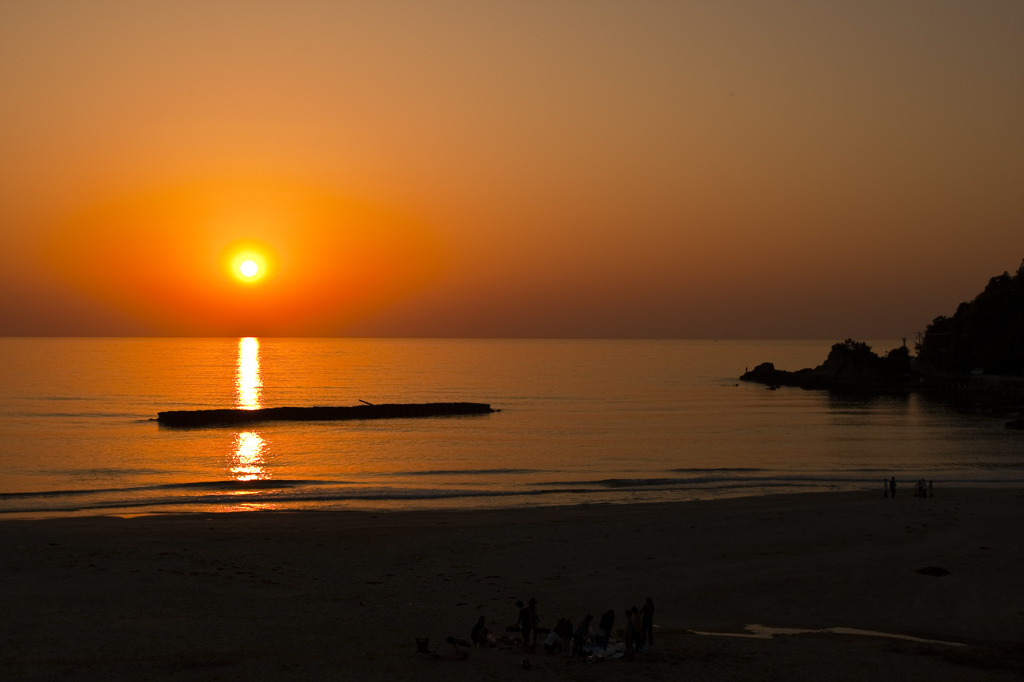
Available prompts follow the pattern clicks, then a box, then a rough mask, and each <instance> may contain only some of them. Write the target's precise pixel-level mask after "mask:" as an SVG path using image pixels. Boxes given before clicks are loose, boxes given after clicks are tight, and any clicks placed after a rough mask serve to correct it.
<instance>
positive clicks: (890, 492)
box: [882, 476, 933, 499]
mask: <svg viewBox="0 0 1024 682" xmlns="http://www.w3.org/2000/svg"><path fill="white" fill-rule="evenodd" d="M932 494H933V493H932V482H931V481H926V480H924V479H923V478H919V479H917V483H915V484H914V497H932ZM882 497H883V498H884V499H889V498H890V497H892V498H895V497H896V477H895V476H892V477H890V478H889V480H885V479H882Z"/></svg>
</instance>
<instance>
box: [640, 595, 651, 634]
mask: <svg viewBox="0 0 1024 682" xmlns="http://www.w3.org/2000/svg"><path fill="white" fill-rule="evenodd" d="M640 646H654V600H653V599H651V598H650V597H648V598H647V601H645V602H644V608H643V611H641V613H640Z"/></svg>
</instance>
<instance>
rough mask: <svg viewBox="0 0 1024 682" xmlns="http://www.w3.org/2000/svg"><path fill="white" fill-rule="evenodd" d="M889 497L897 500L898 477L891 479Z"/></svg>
mask: <svg viewBox="0 0 1024 682" xmlns="http://www.w3.org/2000/svg"><path fill="white" fill-rule="evenodd" d="M889 497H891V498H893V499H894V500H895V499H896V477H895V476H893V477H892V478H890V479H889Z"/></svg>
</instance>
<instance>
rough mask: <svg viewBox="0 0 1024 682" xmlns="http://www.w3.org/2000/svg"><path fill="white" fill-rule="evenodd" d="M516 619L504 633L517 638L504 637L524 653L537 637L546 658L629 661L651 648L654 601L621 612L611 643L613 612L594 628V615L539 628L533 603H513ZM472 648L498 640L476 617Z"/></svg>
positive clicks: (530, 601) (607, 613)
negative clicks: (600, 657)
mask: <svg viewBox="0 0 1024 682" xmlns="http://www.w3.org/2000/svg"><path fill="white" fill-rule="evenodd" d="M516 608H517V609H518V611H517V618H516V622H515V623H514V624H513V625H510V626H508V627H507V628H506V631H507V632H508V633H519V636H518V637H509V636H508V635H506V638H507V639H506V642H507V643H508V644H510V645H513V644H520V645H521V646H522V647H523V650H524V651H534V650H535V649H536V645H537V640H538V637H539V636H541V635H542V636H543V640H541V644H542V646H543V648H544V651H545V652H546V653H547V654H549V655H555V654H562V655H566V656H571V657H573V658H587V657H588V656H590V655H594V654H598V655H605V656H616V655H624V656H625V657H626V658H627V659H630V660H632V658H633V657H634V656H635V655H636V654H637V653H639V652H640V651H643V650H644V649H647V648H650V647H652V646H654V600H653V599H651V598H650V597H647V599H646V601H645V602H644V605H643V607H642V608H638V607H636V606H633V607H631V608H627V609H625V611H624V613H623V619H622V621H621V622H622V623H623V627H622V628H620V636H621V639H622V641H621V642H616V643H615V644H614V645H613V643H612V639H613V633H614V627H615V623H616V613H615V609H609V610H607V611H605V612H604V613H603V614H602V615H601V618H600V619H599V620H598V621H597V626H596V628H595V627H594V616H593V615H591V614H587V615H586V616H585V617H584V618H583V620H581V621H580V622H579V624H578V625H577V626H576V627H573V624H572V621H571V620H570V619H569V618H567V617H564V616H563V617H561V618H559V619H558V621H557V623H556V624H555V626H554V627H553V628H542V627H539V623H540V617H539V615H538V613H537V600H536V599H533V598H531V599H530V600H529V602H528V603H526V604H524V603H523V602H522V601H517V602H516ZM470 640H471V642H472V644H473V645H474V646H496V645H497V644H498V640H497V639H495V637H494V636H493V635H492V634H491V632H490V631H489V630H488V629H487V625H486V619H485V618H484V616H480V618H479V619H478V620H477V622H476V624H475V625H474V626H473V629H472V632H471V633H470Z"/></svg>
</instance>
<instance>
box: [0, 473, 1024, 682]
mask: <svg viewBox="0 0 1024 682" xmlns="http://www.w3.org/2000/svg"><path fill="white" fill-rule="evenodd" d="M1021 528H1024V491H1021V490H980V489H957V490H944V489H941V490H936V495H935V496H934V497H932V498H929V499H917V498H914V497H912V496H911V494H910V490H904V489H901V490H900V495H899V496H898V497H897V498H896V499H894V500H884V499H881V490H879V494H878V495H875V494H873V493H869V492H863V493H834V494H800V495H782V496H770V497H755V498H736V499H727V500H717V501H710V502H688V503H673V504H646V505H600V506H580V507H567V508H566V507H562V508H550V507H548V508H531V509H520V510H493V511H475V512H447V511H430V512H400V513H399V512H392V513H362V512H331V513H327V512H323V513H321V512H298V513H288V512H267V513H232V514H216V515H214V514H195V515H172V516H143V517H136V518H111V517H89V518H67V519H54V520H35V521H19V520H6V521H3V522H0V543H2V546H3V552H2V559H0V594H2V602H0V609H2V612H3V614H4V617H3V620H2V625H0V628H2V632H0V678H3V679H8V680H23V679H24V680H32V679H57V678H60V679H156V680H163V679H181V680H185V679H188V680H253V679H257V680H258V679H267V680H274V679H294V680H300V679H301V680H306V679H342V678H344V679H372V680H377V679H380V680H407V679H408V680H412V679H416V680H446V679H450V678H453V677H454V678H458V679H467V680H470V679H477V680H479V679H489V680H525V679H536V680H562V679H570V680H576V679H578V680H591V679H593V680H604V679H609V680H610V679H645V680H646V679H654V680H657V679H702V680H732V679H759V680H793V679H796V680H800V679H806V680H820V679H833V680H836V679H839V680H842V679H850V680H853V679H867V678H869V677H874V678H880V679H900V680H917V679H921V680H924V679H927V680H939V679H941V680H971V679H979V678H984V679H995V680H998V679H1007V680H1010V679H1019V678H1020V675H1021V674H1022V672H1024V644H1022V643H1024V586H1022V581H1021V576H1022V575H1024V542H1022V540H1021V537H1022V535H1021ZM921 569H927V570H925V571H924V572H922V571H921ZM936 569H941V570H936ZM648 596H650V597H651V598H652V599H653V601H654V603H655V606H656V611H655V617H654V622H655V630H654V638H655V644H654V647H653V648H652V649H650V650H649V651H646V652H643V653H641V654H640V655H638V656H637V657H636V659H635V660H634V661H626V660H624V659H606V660H593V659H591V660H581V659H572V658H569V657H565V656H557V655H555V656H551V655H547V654H545V653H544V652H543V650H542V649H541V647H539V646H538V647H537V650H536V651H533V652H528V651H527V652H524V651H523V648H522V647H521V646H520V645H518V644H510V645H501V646H498V647H495V648H483V649H474V650H473V651H472V652H471V653H470V655H469V657H468V658H467V659H466V660H451V659H450V658H448V657H447V654H448V653H449V652H450V647H448V646H447V645H445V644H444V640H445V638H446V637H447V636H449V635H454V636H456V637H460V638H464V639H469V634H470V629H471V627H472V625H473V624H474V623H475V622H476V620H477V619H478V617H479V616H480V615H483V616H485V617H486V622H487V624H488V627H489V628H490V629H491V630H492V631H493V632H495V633H496V634H498V635H504V634H505V629H506V626H507V625H510V624H512V623H514V622H515V620H516V615H517V609H516V606H515V602H516V601H517V600H522V601H526V600H528V599H530V598H535V599H536V600H537V602H538V605H537V610H538V613H539V618H540V623H539V624H540V626H541V627H545V628H550V627H552V626H553V625H554V624H555V622H556V621H557V619H558V618H559V617H560V616H567V617H569V618H570V619H571V620H572V621H573V623H574V624H576V623H578V622H579V621H580V620H581V619H582V618H583V616H585V615H586V614H593V615H594V617H595V623H596V619H597V618H598V617H599V616H600V615H601V614H602V613H603V612H604V611H606V610H608V609H614V610H615V611H616V613H617V623H616V629H619V628H621V627H622V620H623V615H622V614H623V611H624V610H625V609H626V608H628V607H631V606H633V605H637V606H642V605H643V602H644V599H645V598H646V597H648ZM752 624H757V625H761V626H765V627H767V628H778V629H784V630H787V631H788V630H789V629H795V630H807V631H818V630H822V629H825V628H850V629H856V630H864V631H871V632H876V633H888V634H889V635H899V636H900V637H890V636H878V635H867V634H851V633H849V632H846V631H840V632H809V633H805V634H778V635H775V636H770V635H765V636H763V637H760V638H758V637H753V636H742V637H740V636H726V635H730V634H732V635H738V634H747V635H750V634H751V632H750V631H749V630H746V629H745V628H746V626H748V625H752ZM697 633H720V634H697ZM417 637H425V638H429V648H430V649H431V650H433V651H435V652H437V654H439V655H438V656H434V657H431V656H425V655H421V654H417V651H416V643H415V638H417ZM910 638H917V639H910ZM921 640H929V641H921ZM524 660H527V661H529V664H530V665H529V667H530V669H529V670H525V669H524V667H523V661H524Z"/></svg>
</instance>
